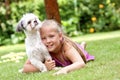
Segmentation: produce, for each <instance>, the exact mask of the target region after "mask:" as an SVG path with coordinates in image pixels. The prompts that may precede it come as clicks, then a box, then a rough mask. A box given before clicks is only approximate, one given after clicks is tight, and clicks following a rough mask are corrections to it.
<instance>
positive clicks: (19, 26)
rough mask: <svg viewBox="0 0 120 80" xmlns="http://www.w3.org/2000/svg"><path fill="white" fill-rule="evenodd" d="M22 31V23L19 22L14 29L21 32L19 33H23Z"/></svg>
mask: <svg viewBox="0 0 120 80" xmlns="http://www.w3.org/2000/svg"><path fill="white" fill-rule="evenodd" d="M23 29H24V26H23V21H19V23H18V24H17V27H16V31H17V32H21V31H23Z"/></svg>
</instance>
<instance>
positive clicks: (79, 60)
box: [23, 20, 94, 75]
mask: <svg viewBox="0 0 120 80" xmlns="http://www.w3.org/2000/svg"><path fill="white" fill-rule="evenodd" d="M40 34H41V38H42V41H43V43H44V44H45V46H46V47H47V49H48V51H49V53H50V55H51V56H52V59H53V60H47V61H45V63H44V64H45V66H46V67H47V69H48V70H52V69H54V68H55V67H56V66H57V67H62V68H61V69H60V70H58V71H57V72H56V73H54V75H59V74H67V73H68V72H71V71H74V70H78V69H81V68H83V67H84V66H85V64H86V62H88V61H90V60H94V56H91V55H89V54H88V53H87V52H86V51H85V47H86V43H85V42H82V43H81V45H80V44H78V43H75V42H73V41H72V40H70V39H69V38H68V37H66V36H65V35H64V34H63V33H62V30H61V26H60V25H59V24H58V23H57V22H56V21H55V20H45V21H43V23H42V26H41V28H40ZM23 71H24V72H26V73H27V72H36V71H39V70H38V69H37V68H36V67H34V66H33V65H32V64H31V63H30V61H29V60H27V61H26V63H25V65H24V69H23Z"/></svg>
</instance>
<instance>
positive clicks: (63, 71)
mask: <svg viewBox="0 0 120 80" xmlns="http://www.w3.org/2000/svg"><path fill="white" fill-rule="evenodd" d="M60 74H67V70H65V69H61V70H59V71H58V72H56V73H54V74H53V75H54V76H56V75H60Z"/></svg>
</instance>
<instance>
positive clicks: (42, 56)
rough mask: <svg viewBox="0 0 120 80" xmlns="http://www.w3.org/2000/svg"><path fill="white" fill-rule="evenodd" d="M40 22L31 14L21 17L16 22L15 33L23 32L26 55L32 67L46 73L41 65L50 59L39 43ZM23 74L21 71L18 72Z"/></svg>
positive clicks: (44, 48)
mask: <svg viewBox="0 0 120 80" xmlns="http://www.w3.org/2000/svg"><path fill="white" fill-rule="evenodd" d="M40 26H41V21H40V20H39V19H38V17H37V16H35V15H34V14H32V13H27V14H25V15H23V17H22V18H21V20H20V21H19V22H18V25H17V31H19V32H20V31H23V30H24V32H25V34H26V39H25V46H26V53H27V56H28V58H29V60H30V62H31V64H32V65H34V66H35V67H36V68H38V69H39V70H40V71H41V72H45V71H47V68H46V66H45V65H44V64H43V62H44V61H45V60H49V59H52V58H51V56H50V55H49V53H48V50H47V48H46V47H45V45H44V44H43V43H42V41H41V37H40V33H39V31H38V30H39V29H40ZM20 72H23V69H21V70H20Z"/></svg>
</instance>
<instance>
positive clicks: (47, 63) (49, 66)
mask: <svg viewBox="0 0 120 80" xmlns="http://www.w3.org/2000/svg"><path fill="white" fill-rule="evenodd" d="M45 66H46V68H47V70H49V71H50V70H52V69H53V68H55V61H54V60H46V61H45Z"/></svg>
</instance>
